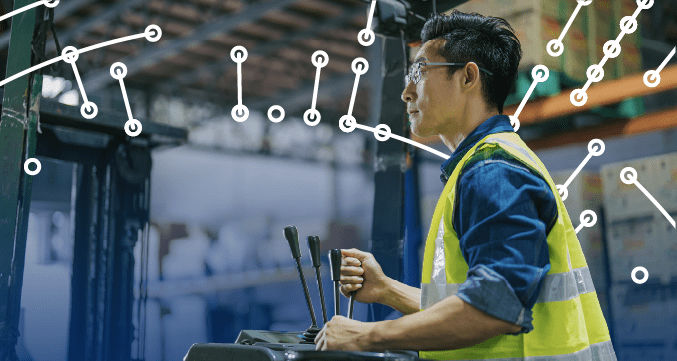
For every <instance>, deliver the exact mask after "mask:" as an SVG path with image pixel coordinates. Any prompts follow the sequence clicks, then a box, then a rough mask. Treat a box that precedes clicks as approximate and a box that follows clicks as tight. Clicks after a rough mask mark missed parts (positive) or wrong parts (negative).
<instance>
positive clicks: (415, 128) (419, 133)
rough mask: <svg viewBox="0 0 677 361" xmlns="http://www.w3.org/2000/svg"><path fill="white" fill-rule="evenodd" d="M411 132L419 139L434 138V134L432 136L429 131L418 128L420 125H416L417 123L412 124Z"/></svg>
mask: <svg viewBox="0 0 677 361" xmlns="http://www.w3.org/2000/svg"><path fill="white" fill-rule="evenodd" d="M409 130H411V134H413V135H415V136H417V137H419V138H427V137H430V136H432V134H430V132H429V131H427V130H425V129H421V127H420V126H418V124H417V123H415V122H412V123H411V126H410V127H409Z"/></svg>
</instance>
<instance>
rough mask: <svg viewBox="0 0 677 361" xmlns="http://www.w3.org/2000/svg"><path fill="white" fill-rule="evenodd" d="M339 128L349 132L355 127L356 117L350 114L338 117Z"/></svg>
mask: <svg viewBox="0 0 677 361" xmlns="http://www.w3.org/2000/svg"><path fill="white" fill-rule="evenodd" d="M339 128H340V129H341V130H342V131H343V132H344V133H350V132H352V131H353V130H355V128H357V119H355V117H353V116H352V115H347V114H346V115H344V116H342V117H341V119H339Z"/></svg>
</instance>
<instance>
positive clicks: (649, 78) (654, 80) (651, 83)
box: [643, 70, 661, 88]
mask: <svg viewBox="0 0 677 361" xmlns="http://www.w3.org/2000/svg"><path fill="white" fill-rule="evenodd" d="M643 80H644V85H646V86H648V87H649V88H655V87H657V86H658V84H660V83H661V74H660V73H659V72H657V71H655V70H649V71H647V72H646V73H644V78H643Z"/></svg>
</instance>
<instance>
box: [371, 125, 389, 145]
mask: <svg viewBox="0 0 677 361" xmlns="http://www.w3.org/2000/svg"><path fill="white" fill-rule="evenodd" d="M390 134H392V132H391V131H390V127H389V126H388V125H387V124H379V125H377V126H376V127H374V137H375V138H376V140H378V141H380V142H385V141H386V140H388V139H390Z"/></svg>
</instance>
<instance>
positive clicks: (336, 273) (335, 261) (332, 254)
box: [329, 249, 342, 281]
mask: <svg viewBox="0 0 677 361" xmlns="http://www.w3.org/2000/svg"><path fill="white" fill-rule="evenodd" d="M341 258H342V256H341V250H340V249H332V250H331V251H329V266H330V267H331V280H332V281H340V280H341Z"/></svg>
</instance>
